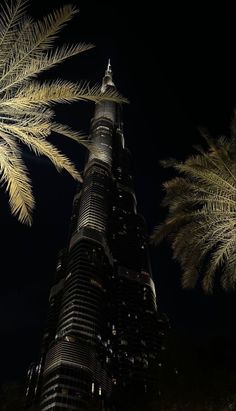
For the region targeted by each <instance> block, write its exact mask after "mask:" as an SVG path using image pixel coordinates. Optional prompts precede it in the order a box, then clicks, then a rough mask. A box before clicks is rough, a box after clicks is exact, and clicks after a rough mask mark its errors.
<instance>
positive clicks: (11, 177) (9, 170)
mask: <svg viewBox="0 0 236 411" xmlns="http://www.w3.org/2000/svg"><path fill="white" fill-rule="evenodd" d="M0 136H1V137H2V138H3V140H5V142H1V143H0V158H1V161H0V172H1V177H0V181H1V182H2V183H4V184H5V189H6V191H7V192H8V194H9V204H10V208H11V212H12V214H13V215H15V216H17V217H18V219H19V221H20V222H22V223H26V224H28V225H31V223H32V210H33V208H34V199H33V194H32V189H31V182H30V179H29V177H28V171H27V168H26V166H25V164H24V163H23V160H22V158H21V155H20V152H19V150H18V149H17V147H16V145H14V147H13V144H14V143H13V140H12V139H11V141H10V140H9V139H8V138H7V135H5V136H3V133H0Z"/></svg>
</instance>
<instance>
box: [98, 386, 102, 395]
mask: <svg viewBox="0 0 236 411" xmlns="http://www.w3.org/2000/svg"><path fill="white" fill-rule="evenodd" d="M98 394H99V395H102V388H101V387H99V390H98Z"/></svg>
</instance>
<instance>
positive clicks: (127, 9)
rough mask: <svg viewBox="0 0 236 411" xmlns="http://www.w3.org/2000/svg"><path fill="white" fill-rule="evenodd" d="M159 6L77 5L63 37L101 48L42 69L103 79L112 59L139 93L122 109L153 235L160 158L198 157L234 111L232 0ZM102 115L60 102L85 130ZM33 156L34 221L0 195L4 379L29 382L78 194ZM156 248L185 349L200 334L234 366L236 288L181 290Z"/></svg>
mask: <svg viewBox="0 0 236 411" xmlns="http://www.w3.org/2000/svg"><path fill="white" fill-rule="evenodd" d="M65 3H66V1H63V0H61V1H56V0H50V7H47V6H46V5H42V4H41V2H37V4H34V6H33V8H32V7H31V8H30V11H31V14H33V15H34V16H35V17H37V16H41V15H43V14H45V13H47V12H48V11H50V10H51V9H52V8H54V7H56V6H58V5H60V4H65ZM129 3H132V4H133V5H132V7H131V5H129ZM152 3H153V2H143V3H142V4H141V5H140V6H139V5H138V4H137V2H136V3H135V2H128V1H126V2H124V3H123V2H118V1H114V0H113V1H105V0H103V1H97V0H93V1H89V0H81V1H78V5H79V7H80V13H79V15H78V16H77V17H76V18H75V19H74V20H73V22H71V23H70V24H69V25H68V27H67V28H66V29H65V30H64V31H63V32H62V34H61V39H62V40H63V41H65V42H67V41H68V42H78V41H86V42H92V43H94V44H95V45H96V48H95V49H94V50H91V51H88V52H87V53H84V54H81V55H80V56H78V57H74V58H72V59H71V60H70V61H68V62H66V63H64V64H63V65H61V66H60V67H59V68H58V69H53V70H51V71H50V72H49V73H48V74H47V75H44V78H47V77H48V78H51V77H53V76H55V77H58V76H61V77H63V78H65V79H72V80H75V81H76V80H80V79H88V80H91V83H94V82H99V81H100V80H101V78H102V76H103V73H104V69H105V66H106V64H107V59H108V58H109V57H110V58H111V63H112V67H113V72H114V81H115V83H116V85H117V87H118V89H119V90H120V91H121V92H122V93H123V94H124V95H126V96H127V97H128V98H129V100H130V104H129V105H128V106H126V107H125V108H124V128H125V138H126V144H127V146H128V147H129V149H130V150H131V152H132V154H133V163H134V164H133V165H134V178H135V185H136V193H137V199H138V205H139V211H140V212H141V213H142V214H143V215H144V217H145V218H146V220H147V224H148V230H149V232H151V230H152V228H153V227H154V225H155V224H157V223H159V222H161V221H162V219H163V216H164V211H163V210H162V209H161V207H160V201H161V198H162V196H163V192H162V188H161V184H162V182H163V181H165V179H167V178H169V177H170V175H171V174H170V173H169V172H167V171H163V170H162V168H161V167H160V165H159V160H160V159H162V158H166V157H177V158H179V159H181V158H182V159H184V158H185V156H186V155H188V154H190V153H192V152H193V149H192V145H193V144H196V143H201V142H202V140H201V137H200V135H199V132H198V127H199V126H205V127H207V128H208V129H209V130H210V132H211V133H213V134H214V135H219V134H227V133H228V127H229V122H230V118H231V116H232V113H233V109H234V107H236V63H235V62H234V60H235V56H234V54H235V40H236V32H235V29H234V13H233V10H231V9H230V6H229V5H224V6H223V5H222V6H218V8H217V6H215V5H214V8H213V9H212V10H211V11H210V12H207V11H206V10H205V9H204V7H199V6H197V3H196V6H194V4H193V3H192V4H191V9H190V8H188V6H184V7H182V8H181V6H180V5H179V4H178V5H177V4H176V5H175V6H173V5H171V3H169V2H165V6H163V5H162V6H157V10H155V11H154V6H153V5H152ZM75 4H77V2H75ZM153 4H154V3H153ZM222 4H223V3H222ZM227 7H228V8H227ZM92 114H93V106H92V105H89V104H81V103H78V104H74V105H71V106H64V107H63V108H58V109H57V116H58V118H59V119H60V121H61V122H63V121H64V122H67V123H68V124H70V125H72V126H73V127H74V128H77V129H79V130H85V131H88V125H89V120H90V118H91V117H92ZM52 141H53V142H55V144H57V143H58V145H59V147H61V148H62V149H63V150H64V151H65V152H66V153H67V154H68V155H69V156H70V157H71V158H72V159H73V160H74V161H75V162H76V163H77V164H78V167H79V168H80V169H82V166H83V156H84V151H83V150H82V149H80V148H79V147H78V146H76V145H75V144H74V143H71V142H67V141H66V140H65V139H63V138H61V139H60V140H59V137H55V136H54V137H52ZM25 159H26V161H27V165H28V166H29V168H30V171H31V176H32V180H33V187H34V193H35V196H36V200H37V208H36V211H35V217H34V225H33V227H32V228H27V227H24V226H22V225H20V224H19V223H18V222H17V221H16V220H15V219H14V218H13V217H11V216H10V214H9V212H8V206H7V201H6V197H5V195H3V194H1V196H0V197H1V244H2V245H1V271H2V275H1V300H0V304H1V307H0V313H1V316H2V319H1V343H2V350H1V353H2V354H3V360H2V361H1V370H2V375H1V379H2V380H3V381H8V380H17V379H19V378H22V377H23V376H24V374H25V372H26V368H27V365H28V364H29V362H30V361H32V360H33V359H35V358H36V356H37V352H38V350H39V346H40V337H41V334H42V330H43V324H44V321H45V315H46V309H47V297H48V292H49V287H50V281H51V279H52V277H53V273H54V268H55V263H56V255H57V252H58V250H59V248H60V247H62V246H63V244H64V242H65V240H66V235H67V224H68V221H69V217H70V211H71V204H72V199H73V194H74V191H75V183H74V182H73V181H72V179H71V178H70V177H69V176H68V175H66V174H61V175H59V174H57V172H56V171H55V170H54V169H53V167H52V166H51V165H50V164H49V162H48V161H47V160H45V159H42V158H33V157H32V156H30V155H29V154H27V153H26V154H25ZM151 255H152V265H153V276H154V279H155V282H156V287H157V296H158V301H159V307H160V310H161V311H164V312H166V313H167V315H168V317H169V319H170V323H171V326H172V332H173V335H175V338H176V341H177V340H178V343H179V341H180V343H179V344H180V345H183V347H184V346H185V345H187V344H189V342H190V341H191V342H193V343H194V344H195V345H196V346H198V347H199V346H202V347H203V351H204V349H205V351H204V352H205V353H208V354H209V347H213V348H212V352H213V353H211V356H212V358H213V359H214V358H216V355H217V356H218V359H219V357H220V359H221V361H224V359H225V357H224V355H225V353H226V354H227V353H228V354H229V355H228V357H229V358H230V359H229V360H228V361H230V362H232V361H235V358H234V356H233V354H232V352H231V351H232V347H233V345H234V343H235V320H236V319H235V309H236V307H235V302H234V300H235V295H234V294H233V293H231V294H225V293H223V292H220V291H218V292H217V294H216V295H214V296H211V297H207V296H204V295H203V293H202V292H201V291H200V290H198V289H197V290H194V291H183V290H181V288H180V280H179V278H180V270H179V267H178V265H177V264H176V263H173V262H172V260H171V253H170V251H169V249H168V246H167V245H166V244H164V245H162V246H161V247H159V248H158V249H152V250H151ZM195 345H194V346H195ZM216 346H217V347H218V348H217V349H216V350H215V351H214V347H216ZM219 347H220V348H219ZM192 352H194V349H193V351H192ZM208 354H207V355H208ZM214 355H215V357H214ZM226 356H227V355H226ZM228 357H227V358H228ZM209 364H210V363H209Z"/></svg>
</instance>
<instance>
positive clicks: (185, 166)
mask: <svg viewBox="0 0 236 411" xmlns="http://www.w3.org/2000/svg"><path fill="white" fill-rule="evenodd" d="M235 124H236V122H235V119H234V121H233V122H232V126H231V136H230V138H229V139H226V138H225V137H221V138H218V139H216V141H213V139H212V138H210V137H209V136H208V135H207V133H206V132H205V131H204V130H203V131H202V134H203V136H204V137H205V140H206V142H207V144H208V148H207V150H204V149H202V148H201V147H196V149H197V151H198V153H197V154H196V155H194V156H191V157H189V158H187V159H186V160H185V161H184V162H180V161H176V160H168V161H164V162H163V165H164V166H165V167H173V168H174V169H175V170H176V171H177V172H178V174H179V175H178V176H177V177H175V178H173V179H171V180H169V181H167V182H165V183H164V189H165V197H164V200H163V206H164V207H167V208H168V212H167V217H166V219H165V221H164V222H163V224H160V225H159V226H157V227H156V228H155V230H154V232H153V235H152V241H153V242H154V243H156V244H157V243H159V242H160V241H161V240H162V239H163V238H165V237H166V238H167V239H169V241H170V243H171V247H172V250H173V256H174V258H175V259H177V260H178V261H179V262H180V265H181V268H182V270H183V271H182V285H183V287H184V288H193V287H194V286H195V285H196V283H197V281H198V280H199V279H201V281H202V287H203V289H204V290H205V291H206V292H212V290H213V286H214V283H215V278H216V274H217V273H218V274H220V279H221V285H222V287H223V288H224V289H225V290H229V289H233V288H234V286H235V281H236V130H235Z"/></svg>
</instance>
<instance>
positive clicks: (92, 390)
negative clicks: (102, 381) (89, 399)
mask: <svg viewBox="0 0 236 411" xmlns="http://www.w3.org/2000/svg"><path fill="white" fill-rule="evenodd" d="M91 392H92V394H93V393H94V382H92V389H91Z"/></svg>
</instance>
